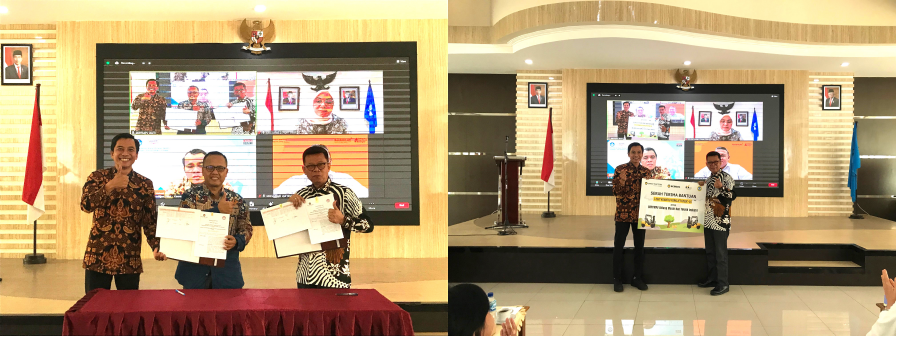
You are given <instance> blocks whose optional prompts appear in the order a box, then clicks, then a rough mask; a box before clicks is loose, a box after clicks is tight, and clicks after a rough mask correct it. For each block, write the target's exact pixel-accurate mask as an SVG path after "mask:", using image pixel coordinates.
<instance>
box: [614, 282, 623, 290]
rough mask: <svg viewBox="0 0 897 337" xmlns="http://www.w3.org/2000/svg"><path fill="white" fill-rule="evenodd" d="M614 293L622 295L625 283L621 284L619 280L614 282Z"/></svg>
mask: <svg viewBox="0 0 897 337" xmlns="http://www.w3.org/2000/svg"><path fill="white" fill-rule="evenodd" d="M614 291H616V292H618V293H622V292H623V282H620V281H619V280H614Z"/></svg>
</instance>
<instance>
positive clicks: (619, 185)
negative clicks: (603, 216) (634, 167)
mask: <svg viewBox="0 0 897 337" xmlns="http://www.w3.org/2000/svg"><path fill="white" fill-rule="evenodd" d="M627 171H628V170H627V169H626V167H625V166H624V167H622V168H620V169H618V170H617V171H616V172H614V180H613V190H614V196H616V197H617V199H619V198H622V197H623V196H625V195H626V194H627V193H629V186H627V185H626V183H625V182H624V180H623V178H620V177H621V176H622V175H623V174H624V173H626V176H627V177H626V178H629V179H632V177H629V175H630V174H629V173H631V172H627Z"/></svg>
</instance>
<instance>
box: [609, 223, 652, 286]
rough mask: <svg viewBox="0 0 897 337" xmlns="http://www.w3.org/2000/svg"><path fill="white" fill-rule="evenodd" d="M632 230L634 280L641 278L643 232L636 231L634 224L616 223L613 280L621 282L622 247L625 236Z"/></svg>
mask: <svg viewBox="0 0 897 337" xmlns="http://www.w3.org/2000/svg"><path fill="white" fill-rule="evenodd" d="M630 228H632V241H634V242H635V272H634V273H633V276H634V277H635V278H642V267H643V266H644V265H645V231H644V230H641V229H638V223H636V222H619V221H618V222H616V230H615V231H614V280H618V281H620V282H622V281H623V246H624V245H625V244H626V236H628V235H629V229H630Z"/></svg>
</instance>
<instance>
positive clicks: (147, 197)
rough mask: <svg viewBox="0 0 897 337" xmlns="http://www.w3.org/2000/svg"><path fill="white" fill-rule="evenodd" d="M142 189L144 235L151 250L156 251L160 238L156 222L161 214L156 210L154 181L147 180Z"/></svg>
mask: <svg viewBox="0 0 897 337" xmlns="http://www.w3.org/2000/svg"><path fill="white" fill-rule="evenodd" d="M142 189H143V191H142V194H143V195H144V200H143V205H144V210H143V218H142V219H140V220H141V221H140V222H141V226H142V227H143V234H144V235H146V243H147V244H148V245H149V246H150V248H152V249H153V250H156V248H159V238H157V237H156V222H157V219H158V216H159V214H158V213H157V210H156V196H155V193H154V192H155V190H153V181H152V180H149V179H147V180H146V184H145V185H144V186H143V188H142Z"/></svg>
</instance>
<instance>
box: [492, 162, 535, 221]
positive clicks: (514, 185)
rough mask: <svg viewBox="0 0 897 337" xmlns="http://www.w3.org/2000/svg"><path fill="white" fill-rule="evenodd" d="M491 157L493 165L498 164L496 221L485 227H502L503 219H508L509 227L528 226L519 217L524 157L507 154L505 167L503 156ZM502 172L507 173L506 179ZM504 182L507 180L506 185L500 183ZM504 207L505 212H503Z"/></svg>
mask: <svg viewBox="0 0 897 337" xmlns="http://www.w3.org/2000/svg"><path fill="white" fill-rule="evenodd" d="M493 159H495V165H496V166H498V221H496V222H495V226H493V227H489V228H487V229H497V228H504V227H505V226H503V224H504V222H505V219H507V220H508V226H507V227H510V228H527V227H529V226H527V225H526V222H525V221H523V220H522V219H520V207H521V202H520V180H521V177H522V176H523V166H524V164H525V163H526V157H524V156H508V164H507V167H505V157H504V156H495V157H493ZM503 174H507V175H508V176H507V180H505V177H504V176H503ZM505 182H507V186H503V185H502V184H503V183H505ZM505 206H507V207H505ZM505 209H507V212H504V210H505ZM499 234H501V233H499Z"/></svg>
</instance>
